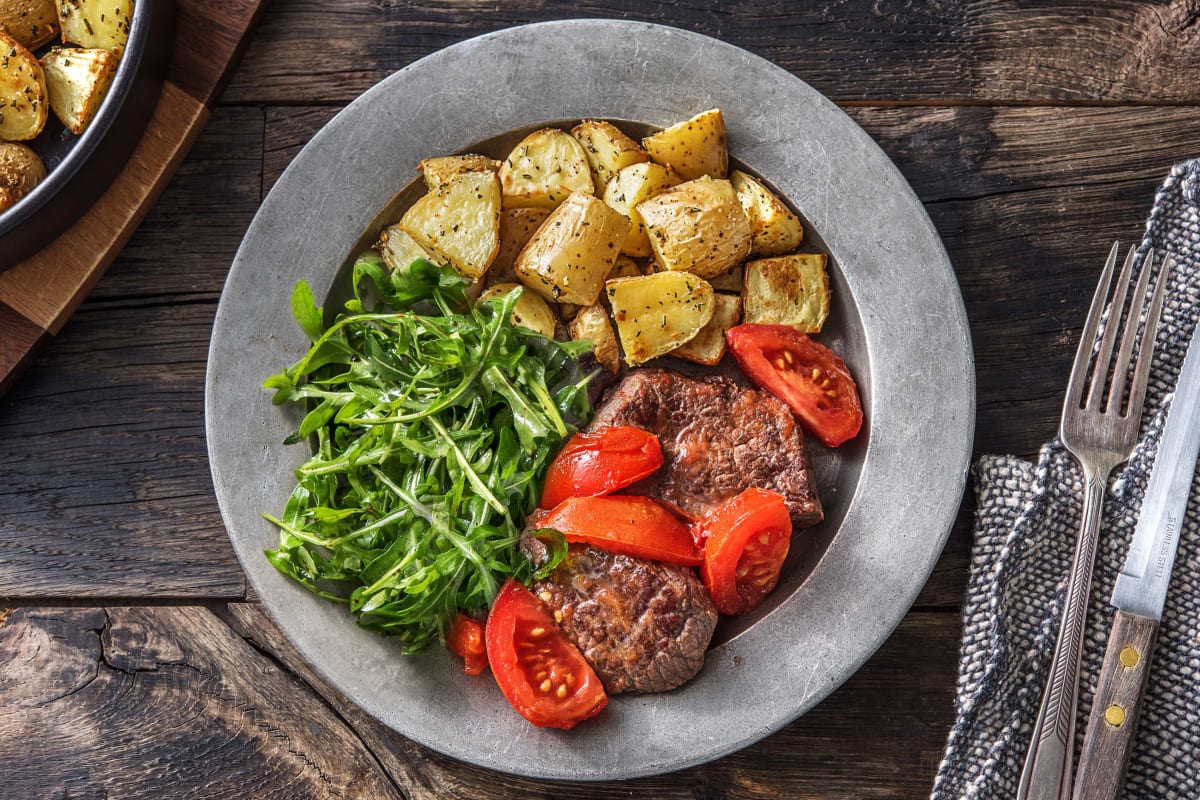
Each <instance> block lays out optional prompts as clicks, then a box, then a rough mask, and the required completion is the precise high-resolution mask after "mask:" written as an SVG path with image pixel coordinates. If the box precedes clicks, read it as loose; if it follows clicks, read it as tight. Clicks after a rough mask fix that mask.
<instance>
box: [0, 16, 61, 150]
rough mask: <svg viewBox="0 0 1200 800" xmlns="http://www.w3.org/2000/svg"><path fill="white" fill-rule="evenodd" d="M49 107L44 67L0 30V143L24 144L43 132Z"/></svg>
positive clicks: (19, 44) (21, 45) (22, 46)
mask: <svg viewBox="0 0 1200 800" xmlns="http://www.w3.org/2000/svg"><path fill="white" fill-rule="evenodd" d="M48 113H49V106H48V105H47V102H46V77H45V73H44V72H43V71H42V65H41V64H39V63H38V60H37V59H36V58H34V55H33V53H31V52H29V50H27V49H26V48H25V46H24V45H23V44H21V43H20V42H18V41H17V40H16V39H14V38H13V37H12V36H10V35H9V34H7V33H5V32H4V31H3V30H0V139H6V140H8V141H10V142H22V141H25V140H26V139H32V138H33V137H35V136H37V135H38V134H39V133H41V132H42V128H43V127H45V125H46V116H47V115H48Z"/></svg>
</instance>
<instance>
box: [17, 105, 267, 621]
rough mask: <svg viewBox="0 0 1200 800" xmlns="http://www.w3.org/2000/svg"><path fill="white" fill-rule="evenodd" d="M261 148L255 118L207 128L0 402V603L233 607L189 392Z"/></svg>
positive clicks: (199, 423) (244, 116)
mask: <svg viewBox="0 0 1200 800" xmlns="http://www.w3.org/2000/svg"><path fill="white" fill-rule="evenodd" d="M261 142H262V112H261V111H260V110H258V109H230V110H222V111H220V112H218V113H217V114H216V116H215V117H214V119H213V120H212V122H211V123H210V124H209V126H208V128H207V129H206V130H205V132H204V133H203V134H202V136H201V137H200V140H199V141H198V143H197V145H196V147H195V149H194V150H193V152H192V154H191V155H190V156H189V158H188V159H187V161H186V162H185V164H184V166H183V168H181V169H180V171H179V173H178V174H177V175H176V177H175V179H174V180H172V181H171V183H170V185H169V187H168V188H167V190H166V191H165V192H164V194H163V196H162V198H161V200H160V202H159V203H158V204H157V205H156V206H155V208H154V210H153V211H152V212H151V213H150V215H149V216H148V217H147V219H146V221H145V223H144V224H143V226H142V228H141V229H140V230H139V231H138V233H137V234H135V236H134V237H133V239H132V241H131V243H130V245H129V247H128V248H127V249H126V251H125V252H124V254H123V255H122V256H121V258H120V259H119V260H118V261H117V263H115V264H114V265H113V267H112V268H111V270H110V271H109V273H108V275H107V276H106V277H105V278H104V279H103V280H102V281H101V284H100V286H99V287H98V288H97V289H96V291H95V292H94V293H93V294H92V296H91V298H90V299H89V300H88V301H87V302H85V303H84V305H83V306H82V308H81V310H80V311H79V312H78V313H77V314H76V315H75V317H74V318H73V319H72V320H71V321H70V322H69V323H68V324H67V326H66V327H65V328H64V329H63V331H62V332H61V334H59V336H57V337H56V338H55V339H54V340H53V341H52V342H50V344H49V345H48V348H47V351H46V352H45V353H44V354H43V355H42V356H41V357H40V358H38V359H35V360H34V361H33V363H32V364H31V365H30V367H29V369H28V371H27V372H26V374H25V376H24V377H23V379H22V380H20V381H18V382H17V384H16V385H15V386H14V387H13V389H12V391H11V393H10V394H9V395H7V396H6V397H5V398H3V400H0V463H3V464H5V468H4V470H3V472H4V475H5V480H4V481H3V482H2V485H0V596H7V597H9V598H13V597H26V598H29V597H42V598H78V597H93V598H95V597H135V596H136V597H214V596H215V597H241V596H242V594H243V592H244V586H245V579H244V577H243V575H242V572H241V569H240V568H239V567H238V565H237V562H236V559H235V558H234V557H233V552H232V549H231V548H230V546H229V543H228V541H227V539H226V536H225V532H224V527H223V525H222V524H221V519H220V515H219V513H218V511H217V508H216V502H215V500H214V498H213V492H212V485H211V479H210V477H209V472H208V462H207V456H206V449H205V442H204V415H203V403H204V398H203V390H204V372H205V363H206V357H207V349H208V338H209V333H210V331H211V327H212V316H213V313H214V310H215V301H216V299H217V297H218V296H219V292H220V288H221V285H222V283H223V281H224V276H225V273H226V271H227V270H228V266H229V262H230V260H231V258H232V256H233V252H234V250H235V249H236V247H237V244H238V242H239V241H240V237H241V233H242V231H243V230H244V229H245V226H246V225H247V224H248V223H249V220H250V218H251V217H252V216H253V213H254V210H255V209H256V208H257V205H258V198H259V190H260V186H259V164H260V159H261V155H260V153H261V147H262V144H261ZM182 230H191V231H193V234H191V235H188V236H186V237H184V236H181V233H180V232H181V231H182Z"/></svg>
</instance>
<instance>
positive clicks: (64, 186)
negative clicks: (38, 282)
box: [0, 0, 175, 272]
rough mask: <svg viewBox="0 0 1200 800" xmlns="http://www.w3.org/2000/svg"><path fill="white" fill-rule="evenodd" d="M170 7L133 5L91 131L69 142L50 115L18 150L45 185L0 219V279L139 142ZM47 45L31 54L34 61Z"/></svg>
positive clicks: (142, 1)
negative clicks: (35, 165) (37, 160)
mask: <svg viewBox="0 0 1200 800" xmlns="http://www.w3.org/2000/svg"><path fill="white" fill-rule="evenodd" d="M174 20H175V3H174V0H138V2H135V3H134V6H133V18H132V19H131V20H130V27H129V38H128V39H127V40H126V43H125V51H124V53H123V54H122V55H121V63H120V64H119V65H118V67H117V74H116V75H115V76H113V82H112V86H111V87H110V88H109V90H108V94H107V95H105V97H104V101H103V102H102V103H101V104H100V108H99V109H98V110H97V111H96V116H95V117H93V119H92V121H91V124H89V125H88V127H87V129H86V130H85V131H84V132H83V133H81V134H79V135H76V134H73V133H71V131H69V130H67V128H66V127H65V126H63V124H62V123H61V122H60V121H59V120H58V117H57V116H55V114H54V112H51V113H50V115H49V118H48V119H47V120H46V127H45V129H43V130H42V132H41V133H40V134H38V135H37V137H36V138H34V139H33V140H31V141H28V142H25V144H27V145H29V146H30V147H32V148H33V150H34V151H35V152H36V153H37V154H38V155H39V156H40V157H41V159H42V162H43V163H44V164H45V165H46V178H45V180H43V181H42V182H41V183H39V184H38V185H37V186H36V187H35V188H34V189H33V191H31V192H30V193H29V194H27V195H25V197H22V198H21V199H20V201H18V202H17V203H16V204H15V205H13V207H12V208H10V209H8V210H7V211H4V212H0V272H2V271H4V270H5V269H8V268H9V267H13V266H16V265H17V264H18V263H20V262H21V260H22V259H24V258H26V257H28V256H31V255H33V254H34V253H35V252H37V251H38V250H40V249H41V248H42V247H44V246H46V245H47V244H49V243H50V242H51V241H52V240H53V239H54V238H55V237H56V236H58V235H59V234H60V233H62V232H63V231H65V230H66V229H67V228H68V227H70V225H71V224H72V223H74V222H75V221H76V220H77V219H79V217H80V216H81V215H82V214H83V212H85V211H86V210H87V209H88V208H90V207H91V205H92V203H93V202H95V200H96V198H98V197H99V196H100V195H101V194H103V193H104V192H105V190H107V189H108V187H109V185H110V184H111V183H112V180H113V178H114V177H116V175H117V173H119V172H120V171H121V168H122V167H124V166H125V162H126V161H128V160H129V156H130V155H131V154H132V153H133V150H134V147H135V146H136V145H137V143H138V142H139V141H141V138H142V134H143V133H144V132H145V129H146V123H147V122H149V120H150V117H151V115H152V114H153V112H154V107H155V104H156V103H157V102H158V95H159V92H160V90H161V89H162V82H163V78H164V77H165V76H166V71H167V61H168V60H169V59H170V55H171V46H172V44H173V43H174V40H175V36H174V31H173V27H174V26H173V23H174ZM55 45H59V46H64V47H74V45H63V44H62V42H60V41H58V40H55V41H54V42H52V43H51V44H49V45H46V46H45V47H42V48H39V49H38V51H37V54H36V55H38V56H39V57H40V56H42V55H44V54H45V52H46V51H48V50H50V49H51V47H53V46H55Z"/></svg>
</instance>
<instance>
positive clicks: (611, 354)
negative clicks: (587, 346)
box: [570, 303, 621, 375]
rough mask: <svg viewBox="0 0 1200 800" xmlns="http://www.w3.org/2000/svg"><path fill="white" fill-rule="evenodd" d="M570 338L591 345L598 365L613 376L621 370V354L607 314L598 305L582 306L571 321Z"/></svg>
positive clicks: (602, 307)
mask: <svg viewBox="0 0 1200 800" xmlns="http://www.w3.org/2000/svg"><path fill="white" fill-rule="evenodd" d="M570 331H571V338H572V339H587V340H588V341H590V342H591V343H592V355H594V356H595V357H596V360H597V361H598V362H600V365H601V366H602V367H604V368H605V369H607V370H608V371H609V372H611V373H613V374H614V375H615V374H617V372H618V371H619V370H620V369H621V353H620V350H619V349H618V348H617V335H616V334H615V333H613V329H612V323H611V322H609V321H608V312H607V311H605V310H604V306H602V305H600V304H599V303H593V304H592V305H590V306H584V307H583V308H581V309H579V311H578V313H576V314H575V319H573V320H571V326H570Z"/></svg>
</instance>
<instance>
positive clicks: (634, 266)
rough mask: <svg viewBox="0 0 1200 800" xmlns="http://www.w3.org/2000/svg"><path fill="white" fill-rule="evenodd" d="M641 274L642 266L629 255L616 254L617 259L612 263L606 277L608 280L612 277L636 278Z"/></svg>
mask: <svg viewBox="0 0 1200 800" xmlns="http://www.w3.org/2000/svg"><path fill="white" fill-rule="evenodd" d="M642 274H643V273H642V268H641V267H640V266H638V263H637V262H636V261H634V260H633V259H632V258H630V257H629V256H617V260H616V262H615V263H614V264H613V268H612V270H611V271H610V272H609V273H608V277H609V279H610V280H611V279H612V278H636V277H637V276H638V275H642Z"/></svg>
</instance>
